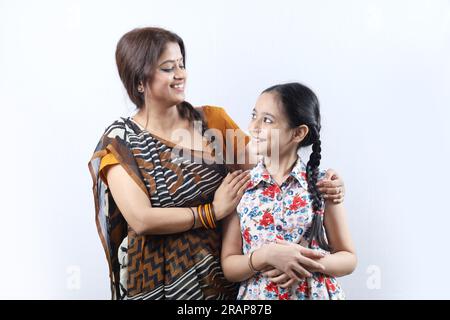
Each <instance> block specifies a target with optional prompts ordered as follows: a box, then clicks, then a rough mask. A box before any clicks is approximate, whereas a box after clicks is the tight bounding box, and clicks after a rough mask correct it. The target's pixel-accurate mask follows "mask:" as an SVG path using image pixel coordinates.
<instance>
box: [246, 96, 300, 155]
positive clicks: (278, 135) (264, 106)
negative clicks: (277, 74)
mask: <svg viewBox="0 0 450 320" xmlns="http://www.w3.org/2000/svg"><path fill="white" fill-rule="evenodd" d="M282 108H283V107H282V106H281V105H280V102H279V101H278V99H277V97H276V95H275V94H274V93H271V92H267V93H263V94H261V95H260V96H259V98H258V100H257V101H256V105H255V108H254V109H253V112H252V117H251V121H250V125H249V132H250V136H251V140H250V151H251V152H252V153H254V154H258V155H262V156H268V157H272V156H275V155H276V154H278V155H279V156H283V155H286V154H287V153H289V152H291V151H292V150H294V149H293V148H295V151H296V150H297V146H298V143H299V139H298V137H297V136H296V133H295V132H296V130H295V129H292V128H290V127H289V122H288V118H287V116H286V114H285V112H284V110H283V109H282ZM275 148H276V149H275ZM276 152H278V153H276Z"/></svg>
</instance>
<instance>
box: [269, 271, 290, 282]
mask: <svg viewBox="0 0 450 320" xmlns="http://www.w3.org/2000/svg"><path fill="white" fill-rule="evenodd" d="M289 279H291V278H290V277H289V276H288V275H287V274H286V273H283V274H281V275H279V276H277V277H272V278H270V279H269V280H270V281H273V282H275V283H285V282H286V281H288V280H289Z"/></svg>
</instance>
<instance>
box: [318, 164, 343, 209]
mask: <svg viewBox="0 0 450 320" xmlns="http://www.w3.org/2000/svg"><path fill="white" fill-rule="evenodd" d="M317 187H318V190H319V191H320V192H321V193H322V194H323V197H324V199H325V200H328V201H333V203H342V202H343V201H344V196H345V186H344V181H343V180H342V178H341V177H340V176H339V175H338V174H337V172H336V171H334V170H333V169H328V170H327V173H326V175H325V178H324V179H323V180H321V181H319V182H317Z"/></svg>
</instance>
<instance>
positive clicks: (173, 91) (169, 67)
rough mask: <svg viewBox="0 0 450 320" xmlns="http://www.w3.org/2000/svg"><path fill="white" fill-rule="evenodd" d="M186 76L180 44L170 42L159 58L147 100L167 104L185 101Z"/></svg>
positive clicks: (171, 104)
mask: <svg viewBox="0 0 450 320" xmlns="http://www.w3.org/2000/svg"><path fill="white" fill-rule="evenodd" d="M186 78H187V73H186V70H185V67H184V61H183V55H182V54H181V50H180V46H179V45H178V43H176V42H169V43H168V44H167V45H166V48H165V50H164V51H163V53H162V54H161V56H160V57H159V59H158V63H157V66H156V70H155V72H154V75H153V78H152V80H151V81H150V84H149V87H148V88H149V90H147V94H146V100H147V99H149V100H150V102H154V103H159V104H162V105H167V106H173V105H177V104H179V103H181V102H183V101H184V99H185V95H184V88H185V84H186Z"/></svg>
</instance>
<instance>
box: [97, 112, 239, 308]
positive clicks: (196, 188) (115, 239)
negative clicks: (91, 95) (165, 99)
mask: <svg viewBox="0 0 450 320" xmlns="http://www.w3.org/2000/svg"><path fill="white" fill-rule="evenodd" d="M199 111H200V112H201V114H202V116H203V117H204V119H205V122H206V123H207V124H208V128H216V129H218V131H219V132H220V133H221V134H222V138H223V137H224V134H225V130H226V129H236V130H239V128H238V127H237V125H236V124H235V123H234V122H233V121H232V120H231V118H229V117H228V115H227V114H226V113H225V111H224V110H223V109H222V108H219V107H210V106H207V107H202V108H200V110H199ZM222 142H224V140H222ZM175 151H177V152H176V153H175V155H174V152H175ZM208 156H211V155H205V152H201V151H196V150H191V149H183V150H181V152H180V150H176V145H175V144H174V143H172V142H170V141H167V140H165V139H163V138H161V137H158V136H156V135H154V134H150V133H149V132H147V131H145V130H142V128H141V127H140V126H139V125H138V124H137V123H136V122H134V121H133V120H132V119H131V118H120V119H119V120H117V121H115V122H114V123H113V124H111V125H110V126H109V127H108V128H107V129H106V130H105V133H104V134H103V136H102V138H101V139H100V142H99V143H98V145H97V147H96V149H95V152H94V155H93V157H92V159H91V161H90V162H89V169H90V172H91V175H92V179H93V192H94V200H95V211H96V224H97V229H98V233H99V236H100V239H101V242H102V245H103V248H104V250H105V253H106V258H107V260H108V265H109V273H110V281H111V282H110V284H111V293H112V298H113V299H186V300H188V299H235V298H236V295H237V290H238V285H237V284H233V283H230V282H228V281H227V280H226V279H225V277H224V275H223V272H222V269H221V266H220V250H221V226H220V222H219V223H218V227H217V228H216V229H212V230H211V229H208V230H207V229H204V228H197V229H194V230H189V231H186V232H179V233H175V234H168V235H137V234H136V233H135V232H134V231H133V230H132V229H131V228H130V227H129V226H128V224H127V222H126V221H125V219H124V217H123V216H122V214H121V212H120V210H119V209H118V207H117V205H116V204H115V202H114V199H113V197H112V195H111V193H110V190H109V189H108V185H107V183H106V179H105V177H104V169H105V163H106V164H107V165H108V164H120V165H121V166H122V167H123V168H124V169H125V170H126V172H127V173H128V174H129V175H130V177H131V178H132V179H133V180H134V181H135V182H136V184H137V185H138V186H139V187H140V188H141V189H142V191H144V192H145V193H146V194H147V195H148V197H149V199H150V202H151V205H152V207H160V208H171V207H174V208H175V207H186V208H187V207H195V206H197V205H199V204H204V203H211V202H212V201H213V199H214V192H215V191H216V189H217V188H218V187H219V186H220V184H221V182H222V180H223V178H224V177H225V176H226V174H227V172H228V169H227V167H226V166H225V165H224V164H223V163H215V162H214V161H204V159H205V157H206V158H207V157H208ZM209 160H211V159H209ZM167 214H170V210H167ZM186 214H188V212H187V213H186Z"/></svg>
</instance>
